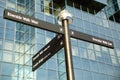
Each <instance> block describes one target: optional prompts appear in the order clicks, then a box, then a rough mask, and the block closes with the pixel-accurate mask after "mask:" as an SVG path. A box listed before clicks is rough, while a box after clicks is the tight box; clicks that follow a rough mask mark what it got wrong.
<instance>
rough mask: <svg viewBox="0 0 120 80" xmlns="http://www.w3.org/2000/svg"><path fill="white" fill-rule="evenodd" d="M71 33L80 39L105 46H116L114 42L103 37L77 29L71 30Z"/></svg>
mask: <svg viewBox="0 0 120 80" xmlns="http://www.w3.org/2000/svg"><path fill="white" fill-rule="evenodd" d="M70 34H71V37H73V38H76V39H79V40H83V41H87V42H90V43H94V44H98V45H101V46H105V47H108V48H114V45H113V42H111V41H109V40H105V39H102V38H99V37H96V36H91V35H89V34H85V33H81V32H78V31H75V30H70Z"/></svg>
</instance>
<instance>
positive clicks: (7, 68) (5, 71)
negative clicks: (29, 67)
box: [1, 63, 13, 80]
mask: <svg viewBox="0 0 120 80" xmlns="http://www.w3.org/2000/svg"><path fill="white" fill-rule="evenodd" d="M1 66H2V75H9V76H11V75H12V72H13V65H12V64H9V63H2V64H1ZM8 80H9V79H8Z"/></svg>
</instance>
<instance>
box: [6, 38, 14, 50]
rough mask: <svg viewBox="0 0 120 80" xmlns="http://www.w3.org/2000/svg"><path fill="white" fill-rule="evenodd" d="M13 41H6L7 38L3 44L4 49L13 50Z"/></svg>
mask: <svg viewBox="0 0 120 80" xmlns="http://www.w3.org/2000/svg"><path fill="white" fill-rule="evenodd" d="M13 44H14V43H13V41H8V40H5V46H4V49H6V50H13Z"/></svg>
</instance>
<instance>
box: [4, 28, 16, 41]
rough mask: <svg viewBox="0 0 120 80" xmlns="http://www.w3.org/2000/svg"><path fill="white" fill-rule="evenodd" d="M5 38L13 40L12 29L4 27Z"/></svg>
mask: <svg viewBox="0 0 120 80" xmlns="http://www.w3.org/2000/svg"><path fill="white" fill-rule="evenodd" d="M5 38H6V39H9V40H14V31H13V30H10V29H6V35H5Z"/></svg>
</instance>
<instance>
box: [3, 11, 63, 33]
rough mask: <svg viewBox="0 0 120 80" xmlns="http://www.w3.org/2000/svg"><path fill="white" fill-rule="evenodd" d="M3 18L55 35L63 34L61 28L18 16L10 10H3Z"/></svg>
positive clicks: (18, 14) (32, 18)
mask: <svg viewBox="0 0 120 80" xmlns="http://www.w3.org/2000/svg"><path fill="white" fill-rule="evenodd" d="M4 18H5V19H8V20H12V21H15V22H19V23H22V24H26V25H30V26H32V27H36V28H40V29H44V30H47V31H51V32H55V33H57V34H58V33H62V34H63V33H64V31H63V27H62V26H59V25H55V24H51V23H48V22H45V21H42V20H39V19H36V18H34V17H29V16H27V15H24V14H20V13H17V12H14V11H11V10H7V9H5V10H4Z"/></svg>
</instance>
